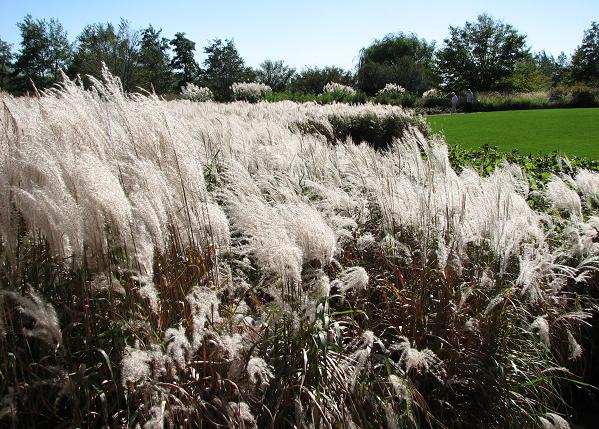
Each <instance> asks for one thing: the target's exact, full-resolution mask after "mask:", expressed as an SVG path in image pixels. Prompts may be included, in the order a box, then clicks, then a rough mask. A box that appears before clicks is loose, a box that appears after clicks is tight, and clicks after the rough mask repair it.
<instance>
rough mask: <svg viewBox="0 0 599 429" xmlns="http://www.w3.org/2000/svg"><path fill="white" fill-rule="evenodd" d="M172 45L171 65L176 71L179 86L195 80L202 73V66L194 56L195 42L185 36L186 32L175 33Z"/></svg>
mask: <svg viewBox="0 0 599 429" xmlns="http://www.w3.org/2000/svg"><path fill="white" fill-rule="evenodd" d="M170 45H171V46H172V47H173V51H174V55H173V59H172V60H171V67H172V69H173V71H174V73H175V78H176V86H177V88H179V87H182V86H184V85H185V84H187V83H188V82H192V83H193V82H195V81H196V80H197V79H198V77H199V73H200V66H199V65H198V63H197V62H196V60H195V58H194V52H195V46H196V44H195V42H192V41H191V40H189V39H188V38H187V37H185V33H175V37H173V39H172V40H171V41H170Z"/></svg>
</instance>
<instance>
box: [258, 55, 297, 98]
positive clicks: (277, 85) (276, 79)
mask: <svg viewBox="0 0 599 429" xmlns="http://www.w3.org/2000/svg"><path fill="white" fill-rule="evenodd" d="M294 74H295V69H294V68H292V67H288V66H286V65H285V64H284V63H283V60H277V61H273V60H265V61H263V62H262V63H260V66H259V67H258V69H257V70H256V81H257V82H259V83H263V84H265V85H268V86H269V87H270V88H272V90H273V91H278V92H280V91H284V90H285V89H286V88H287V85H289V82H291V79H292V78H293V75H294Z"/></svg>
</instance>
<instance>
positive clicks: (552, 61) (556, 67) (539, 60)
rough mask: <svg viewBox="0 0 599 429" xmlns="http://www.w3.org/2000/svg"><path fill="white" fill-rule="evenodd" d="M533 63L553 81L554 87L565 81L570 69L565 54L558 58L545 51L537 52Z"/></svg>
mask: <svg viewBox="0 0 599 429" xmlns="http://www.w3.org/2000/svg"><path fill="white" fill-rule="evenodd" d="M533 61H534V63H535V65H536V67H537V69H538V70H539V71H540V72H541V73H543V75H545V76H546V77H547V78H549V79H551V82H552V84H553V85H557V84H559V83H560V82H561V81H562V80H563V79H564V75H565V73H566V70H567V68H568V60H567V57H566V54H564V53H563V52H562V53H560V54H559V55H558V56H557V58H555V57H554V56H553V55H550V54H547V53H546V52H545V51H541V52H537V53H536V54H534V57H533Z"/></svg>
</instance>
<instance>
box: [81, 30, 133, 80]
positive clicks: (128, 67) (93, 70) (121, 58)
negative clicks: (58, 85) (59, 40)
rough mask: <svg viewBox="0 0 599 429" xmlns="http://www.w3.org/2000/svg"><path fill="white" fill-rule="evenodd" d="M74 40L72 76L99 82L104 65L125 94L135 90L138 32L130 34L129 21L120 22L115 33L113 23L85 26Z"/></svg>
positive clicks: (131, 31)
mask: <svg viewBox="0 0 599 429" xmlns="http://www.w3.org/2000/svg"><path fill="white" fill-rule="evenodd" d="M77 40H78V46H77V50H76V52H75V56H74V58H73V65H72V67H71V70H70V73H71V74H80V75H82V76H83V77H85V75H90V76H93V77H95V78H96V79H100V78H101V77H102V63H104V64H106V67H108V70H109V71H110V73H112V74H113V75H114V76H117V77H118V78H119V79H120V80H121V83H122V85H123V89H124V90H125V91H131V90H133V89H135V87H136V85H137V82H136V74H137V73H136V72H137V67H138V61H139V51H138V45H139V32H137V31H134V30H132V29H131V28H130V26H129V22H128V21H126V20H124V19H122V20H121V22H120V23H119V27H118V29H116V28H115V27H114V25H113V24H112V23H106V24H101V23H96V24H91V25H88V26H86V27H85V28H84V29H83V31H82V32H81V34H80V35H79V37H78V38H77Z"/></svg>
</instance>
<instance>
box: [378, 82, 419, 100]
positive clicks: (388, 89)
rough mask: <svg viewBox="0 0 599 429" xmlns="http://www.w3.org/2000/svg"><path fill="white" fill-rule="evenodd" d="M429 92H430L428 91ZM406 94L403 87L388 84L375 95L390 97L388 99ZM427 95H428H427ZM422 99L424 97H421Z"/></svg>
mask: <svg viewBox="0 0 599 429" xmlns="http://www.w3.org/2000/svg"><path fill="white" fill-rule="evenodd" d="M429 91H430V90H429ZM405 92H406V89H405V88H404V87H403V86H400V85H397V84H394V83H388V84H386V85H385V87H384V88H382V89H380V90H379V92H377V93H376V94H377V95H378V96H390V97H398V96H401V95H402V94H404V93H405ZM427 95H428V94H427ZM423 97H424V95H423Z"/></svg>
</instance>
